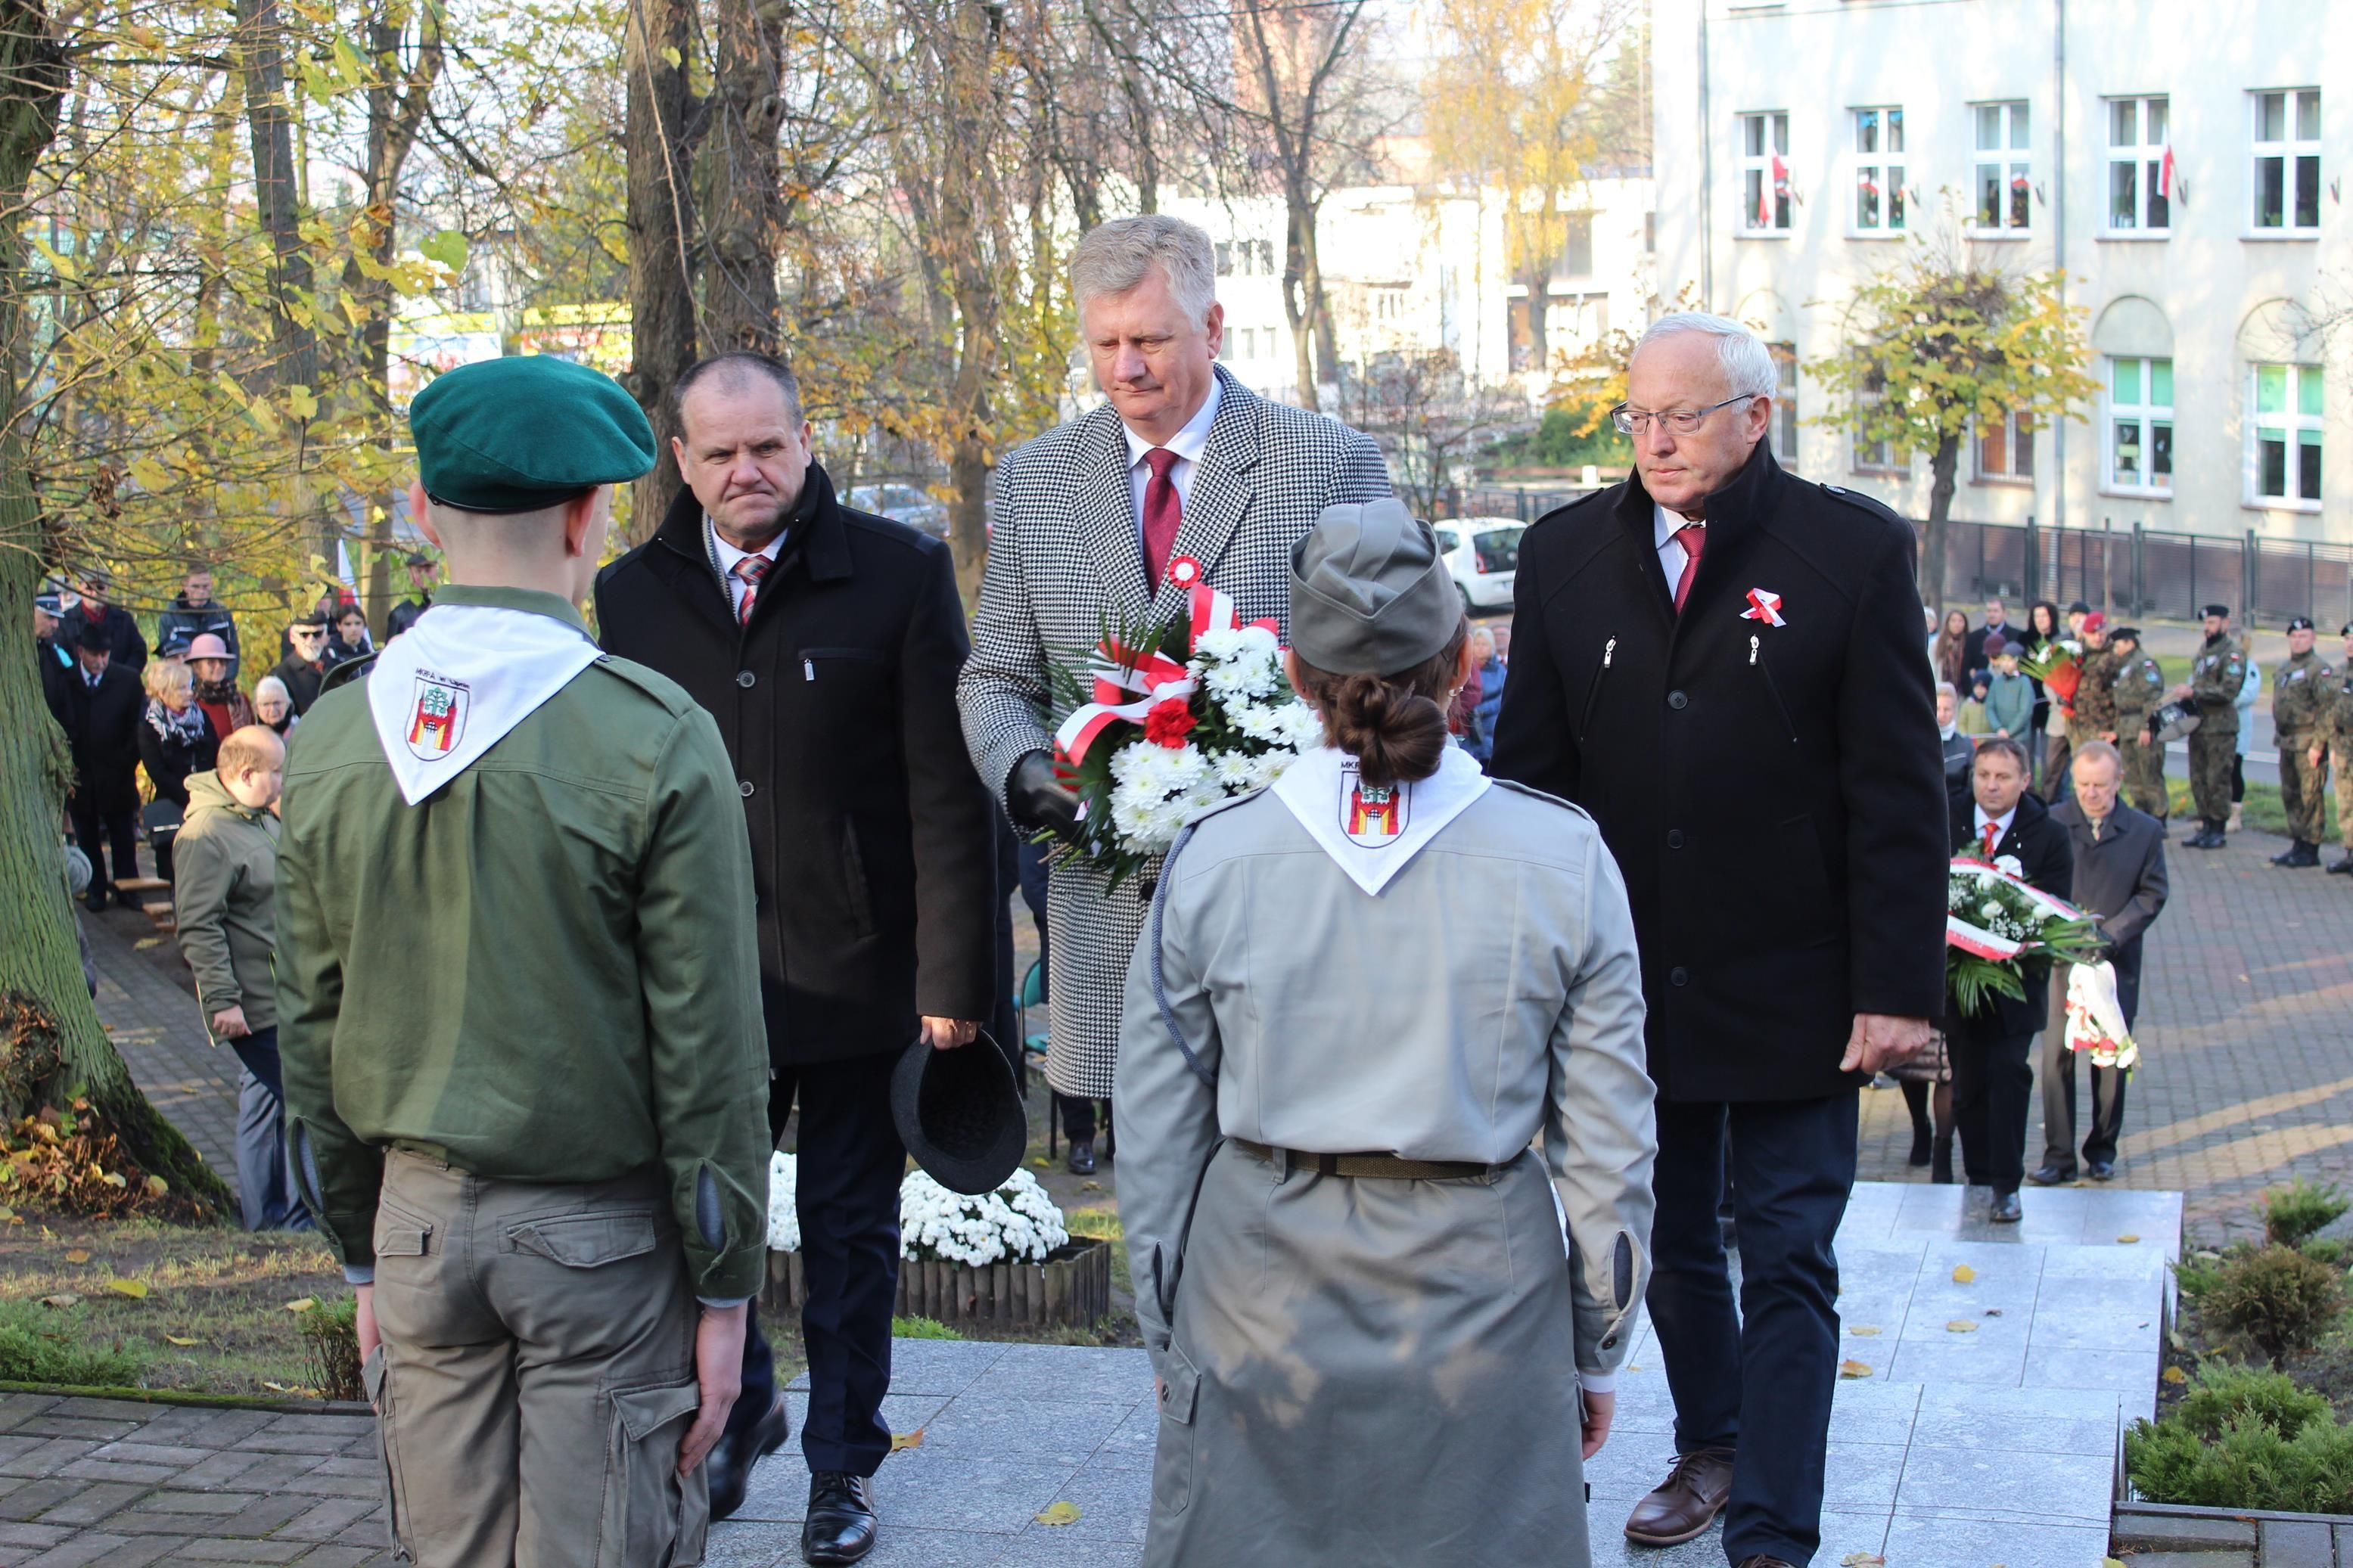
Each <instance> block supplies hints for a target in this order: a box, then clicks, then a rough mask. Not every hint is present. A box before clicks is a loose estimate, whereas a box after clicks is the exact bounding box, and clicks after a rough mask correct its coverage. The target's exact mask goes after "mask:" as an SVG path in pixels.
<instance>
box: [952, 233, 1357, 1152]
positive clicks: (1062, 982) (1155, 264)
mask: <svg viewBox="0 0 2353 1568" xmlns="http://www.w3.org/2000/svg"><path fill="white" fill-rule="evenodd" d="M1216 286H1217V285H1216V268H1215V264H1214V262H1213V259H1212V256H1211V251H1210V245H1209V237H1208V235H1207V234H1205V233H1203V232H1202V231H1201V230H1200V229H1198V228H1197V227H1195V226H1193V225H1191V224H1188V223H1186V222H1184V221H1182V220H1181V219H1178V218H1174V217H1169V216H1146V217H1135V218H1119V219H1114V220H1113V221H1112V222H1110V223H1107V224H1104V225H1103V226H1101V227H1100V228H1097V229H1095V230H1094V231H1093V232H1092V233H1091V234H1089V235H1088V236H1087V237H1085V238H1084V239H1083V240H1082V241H1081V242H1080V244H1079V247H1078V250H1077V251H1076V253H1075V254H1073V256H1072V257H1071V291H1072V293H1073V295H1074V296H1075V297H1076V299H1077V300H1078V305H1079V321H1080V327H1081V332H1082V336H1083V337H1084V339H1085V340H1086V344H1087V353H1088V356H1089V358H1090V360H1091V361H1092V365H1093V369H1094V377H1095V382H1096V384H1097V385H1099V386H1100V387H1101V388H1102V389H1103V395H1104V396H1105V397H1106V398H1107V399H1108V400H1109V401H1108V402H1107V403H1106V404H1105V405H1103V406H1102V407H1099V408H1097V409H1095V410H1093V411H1092V413H1089V414H1087V415H1085V416H1082V417H1080V418H1078V419H1074V420H1072V421H1071V422H1070V423H1069V424H1067V425H1063V426H1059V427H1057V428H1055V429H1052V430H1050V431H1048V432H1047V433H1046V434H1044V435H1043V436H1040V437H1038V438H1037V439H1036V440H1033V441H1031V442H1029V443H1028V444H1027V445H1026V446H1023V447H1019V448H1018V450H1016V451H1014V452H1012V453H1010V454H1008V456H1007V457H1006V458H1005V459H1004V460H1003V461H1002V462H1001V463H1000V464H999V465H998V467H997V498H996V499H997V504H996V511H995V523H994V529H995V531H994V533H993V535H992V537H991V539H990V541H989V550H988V573H987V577H986V578H985V579H984V580H983V582H982V584H981V590H980V611H979V614H978V615H977V616H976V618H975V619H974V622H973V626H972V657H971V658H970V659H969V660H968V661H967V662H966V663H965V668H964V677H963V679H962V681H961V682H960V683H959V685H958V687H957V689H956V699H957V702H958V705H959V706H960V707H961V708H962V710H963V712H964V732H965V742H967V743H968V744H969V745H970V746H971V748H972V755H973V761H974V763H976V764H977V766H978V767H979V770H980V776H981V779H982V781H983V782H984V783H986V784H988V785H990V786H991V787H992V788H995V789H997V790H998V791H999V792H1000V793H1001V795H1002V796H1003V798H1004V801H1005V804H1006V807H1007V809H1008V811H1009V812H1011V814H1012V816H1013V820H1014V823H1015V824H1016V826H1018V827H1020V828H1021V829H1022V830H1023V831H1025V832H1028V831H1034V830H1035V829H1036V828H1038V827H1040V826H1044V827H1049V828H1057V829H1061V828H1067V827H1068V826H1069V825H1070V824H1071V821H1072V813H1073V810H1074V808H1075V804H1076V803H1075V801H1074V800H1073V798H1072V797H1071V794H1070V792H1069V791H1067V790H1065V789H1063V788H1061V787H1060V785H1059V784H1056V783H1055V782H1054V778H1053V769H1052V762H1051V757H1052V750H1053V737H1052V733H1051V731H1050V728H1049V726H1050V724H1051V723H1052V722H1053V720H1054V717H1055V715H1053V714H1052V713H1051V712H1050V711H1049V708H1050V693H1049V689H1048V668H1049V666H1050V665H1053V664H1059V665H1062V666H1066V667H1071V668H1076V667H1079V666H1081V665H1082V664H1083V663H1084V661H1085V659H1086V657H1087V655H1088V653H1089V651H1090V650H1091V649H1092V647H1094V645H1095V643H1096V642H1097V641H1098V640H1099V639H1100V638H1101V637H1103V633H1104V631H1105V630H1106V628H1109V627H1115V626H1121V625H1129V626H1135V625H1146V624H1166V623H1167V622H1168V621H1171V620H1174V619H1175V618H1176V616H1177V615H1178V614H1179V613H1180V612H1181V611H1182V609H1183V607H1184V604H1185V593H1184V591H1183V590H1182V589H1180V588H1177V587H1175V586H1172V585H1171V584H1169V582H1168V577H1167V565H1168V563H1169V562H1170V561H1173V560H1176V559H1178V558H1189V559H1190V560H1193V561H1196V562H1198V563H1200V566H1201V568H1202V570H1203V572H1204V573H1205V574H1206V576H1207V581H1208V582H1209V583H1210V584H1213V585H1215V586H1217V587H1219V588H1222V589H1223V590H1225V591H1226V592H1227V593H1228V594H1229V595H1232V596H1233V600H1234V603H1235V605H1236V607H1237V608H1238V609H1239V610H1240V612H1241V617H1242V619H1243V620H1245V621H1250V620H1255V619H1258V618H1259V617H1261V616H1272V617H1273V618H1274V619H1275V620H1276V622H1277V623H1278V624H1279V626H1280V628H1281V632H1282V636H1283V637H1285V639H1286V640H1288V637H1289V635H1290V610H1291V606H1290V604H1289V601H1288V595H1287V592H1286V589H1285V584H1286V582H1287V581H1288V572H1289V566H1290V561H1291V551H1292V547H1293V545H1295V544H1297V543H1298V542H1299V541H1300V540H1301V539H1302V538H1303V537H1304V536H1305V535H1306V532H1307V531H1308V529H1309V528H1310V527H1311V526H1313V524H1314V521H1315V518H1316V515H1317V514H1318V513H1319V512H1321V511H1322V510H1324V508H1325V507H1327V506H1331V505H1333V504H1335V502H1340V501H1364V500H1374V499H1376V498H1377V497H1381V496H1386V495H1388V493H1389V481H1388V469H1387V468H1385V467H1384V465H1383V463H1382V461H1381V454H1380V449H1379V448H1378V447H1376V446H1374V445H1373V443H1372V441H1371V440H1370V439H1369V438H1368V437H1366V436H1364V435H1363V434H1361V433H1360V432H1358V431H1356V430H1352V429H1350V428H1348V426H1345V425H1342V424H1340V423H1339V422H1338V421H1337V420H1335V419H1330V418H1327V417H1325V416H1323V415H1320V414H1311V413H1308V412H1306V411H1304V410H1303V409H1298V408H1293V407H1290V406H1288V405H1282V404H1277V403H1270V402H1267V401H1266V400H1264V399H1263V398H1261V397H1259V396H1257V395H1255V394H1253V393H1252V392H1251V391H1250V389H1249V388H1248V387H1246V386H1244V385H1242V384H1241V383H1240V382H1239V381H1237V380H1235V379H1234V377H1233V376H1231V375H1230V374H1228V373H1227V372H1226V371H1225V370H1224V369H1223V368H1222V367H1220V366H1219V365H1218V364H1217V363H1216V359H1217V353H1218V348H1219V340H1220V338H1221V336H1222V334H1223V332H1224V328H1225V312H1224V310H1223V308H1222V307H1221V306H1219V304H1218V303H1217V301H1216V299H1215V290H1216ZM1147 895H1148V885H1145V884H1139V883H1138V882H1135V881H1133V880H1131V881H1129V882H1125V883H1123V884H1121V886H1120V887H1119V888H1118V889H1117V890H1116V891H1111V892H1106V890H1105V889H1104V884H1103V879H1102V878H1101V877H1099V876H1097V875H1095V874H1094V873H1093V872H1092V871H1091V870H1088V869H1085V868H1079V867H1075V866H1069V865H1064V866H1058V867H1056V868H1055V869H1054V872H1053V879H1052V883H1051V889H1050V896H1049V899H1048V902H1047V937H1048V951H1049V952H1050V954H1051V960H1050V962H1051V965H1052V970H1051V974H1050V984H1049V986H1048V991H1049V995H1050V1016H1051V1020H1052V1045H1051V1047H1050V1054H1049V1055H1048V1057H1047V1060H1046V1078H1047V1081H1048V1082H1049V1083H1050V1084H1051V1085H1052V1086H1053V1088H1054V1089H1056V1090H1057V1091H1058V1092H1059V1093H1060V1095H1062V1096H1065V1097H1073V1098H1076V1099H1079V1100H1097V1099H1104V1098H1108V1097H1109V1096H1110V1094H1111V1092H1112V1068H1113V1062H1114V1060H1115V1058H1116V1057H1117V1055H1118V1049H1119V1020H1120V1001H1121V994H1122V989H1123V987H1124V984H1125V982H1126V976H1127V961H1128V955H1129V953H1130V952H1131V951H1132V950H1133V949H1134V946H1135V939H1136V935H1137V933H1138V932H1139V931H1141V930H1142V929H1143V925H1144V917H1145V910H1146V909H1147V907H1148V905H1147V902H1146V900H1147ZM1068 1109H1069V1108H1068V1107H1067V1105H1066V1110H1068ZM1070 1131H1071V1137H1072V1140H1073V1153H1074V1155H1076V1154H1077V1153H1078V1152H1079V1151H1078V1143H1079V1141H1080V1139H1081V1137H1082V1134H1083V1135H1084V1136H1085V1137H1086V1138H1087V1139H1088V1140H1090V1141H1091V1140H1092V1107H1091V1106H1089V1107H1088V1108H1087V1109H1086V1110H1085V1111H1084V1112H1083V1113H1082V1114H1081V1115H1080V1116H1079V1117H1078V1118H1077V1120H1076V1121H1074V1122H1073V1123H1072V1124H1071V1126H1070ZM1087 1155H1088V1157H1090V1158H1091V1157H1092V1148H1091V1147H1090V1148H1089V1149H1088V1151H1087Z"/></svg>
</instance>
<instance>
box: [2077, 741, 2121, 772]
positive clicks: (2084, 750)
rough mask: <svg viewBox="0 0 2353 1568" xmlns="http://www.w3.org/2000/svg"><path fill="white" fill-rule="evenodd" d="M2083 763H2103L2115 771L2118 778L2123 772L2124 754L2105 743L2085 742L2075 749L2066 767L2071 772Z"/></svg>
mask: <svg viewBox="0 0 2353 1568" xmlns="http://www.w3.org/2000/svg"><path fill="white" fill-rule="evenodd" d="M2082 763H2107V764H2108V766H2110V767H2112V768H2114V769H2116V773H2117V775H2118V776H2119V777H2121V776H2123V773H2124V771H2125V754H2124V753H2123V752H2119V751H2117V750H2116V748H2115V747H2114V746H2112V745H2110V744H2108V742H2105V741H2086V742H2084V743H2083V744H2082V745H2080V746H2078V747H2076V748H2075V756H2074V759H2073V761H2072V762H2070V763H2068V764H2067V766H2068V768H2069V769H2070V770H2071V771H2072V770H2073V769H2074V768H2075V767H2077V766H2078V765H2080V764H2082Z"/></svg>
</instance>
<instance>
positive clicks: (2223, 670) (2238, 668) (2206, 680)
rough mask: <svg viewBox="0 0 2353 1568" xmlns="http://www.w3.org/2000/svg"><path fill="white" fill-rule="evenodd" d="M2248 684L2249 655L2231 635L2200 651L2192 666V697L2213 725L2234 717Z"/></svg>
mask: <svg viewBox="0 0 2353 1568" xmlns="http://www.w3.org/2000/svg"><path fill="white" fill-rule="evenodd" d="M2246 683H2247V651H2246V649H2244V648H2242V647H2240V646H2239V645H2238V642H2237V640H2236V639H2235V638H2233V637H2231V636H2230V635H2229V634H2228V633H2225V634H2224V635H2223V636H2221V637H2217V638H2215V639H2214V640H2213V641H2212V642H2210V643H2208V644H2206V645H2205V646H2204V647H2200V649H2199V650H2198V657H2197V658H2196V659H2194V660H2192V661H2191V663H2190V666H2189V697H2190V700H2192V701H2193V702H2196V703H2197V704H2198V706H2199V707H2200V709H2201V710H2203V711H2204V713H2205V715H2206V721H2207V722H2209V723H2212V722H2213V721H2215V720H2216V719H2227V718H2230V717H2231V710H2232V708H2234V707H2236V706H2237V704H2238V700H2239V688H2241V687H2242V686H2244V685H2245V684H2246Z"/></svg>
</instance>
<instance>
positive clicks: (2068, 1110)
mask: <svg viewBox="0 0 2353 1568" xmlns="http://www.w3.org/2000/svg"><path fill="white" fill-rule="evenodd" d="M2073 769H2074V773H2075V791H2074V794H2073V795H2071V796H2069V797H2068V798H2067V799H2066V800H2064V801H2063V802H2061V803H2060V804H2059V805H2056V806H2053V807H2052V811H2051V820H2052V824H2053V825H2054V826H2057V827H2059V828H2061V829H2063V831H2064V832H2065V833H2066V835H2067V838H2068V842H2069V844H2070V845H2071V846H2072V847H2073V853H2074V857H2075V872H2074V875H2075V890H2074V892H2073V895H2071V896H2070V898H2069V900H2068V901H2069V902H2070V903H2073V905H2075V906H2076V907H2077V908H2078V909H2081V910H2088V911H2090V912H2091V913H2093V914H2094V915H2095V916H2096V917H2097V918H2098V920H2099V923H2100V940H2101V941H2102V942H2105V944H2106V948H2107V954H2106V956H2107V960H2108V962H2109V963H2112V964H2114V965H2116V1005H2117V1006H2118V1007H2119V1008H2121V1009H2122V1010H2123V1012H2124V1016H2125V1027H2126V1028H2127V1029H2129V1028H2131V1027H2132V1026H2133V1024H2134V1022H2135V1020H2137V1018H2139V1016H2140V958H2141V940H2142V938H2144V937H2145V936H2147V934H2148V928H2149V927H2150V926H2151V925H2152V924H2154V923H2155V922H2156V921H2157V917H2158V911H2160V910H2163V909H2164V908H2165V899H2166V876H2165V824H2164V823H2162V822H2159V821H2158V819H2157V818H2156V817H2154V816H2148V815H2147V813H2145V812H2141V811H2136V810H2135V809H2133V808H2132V807H2131V806H2129V805H2126V804H2125V803H2124V802H2123V801H2121V800H2119V799H2117V798H2116V783H2117V779H2118V777H2119V775H2120V774H2121V773H2123V771H2124V759H2123V758H2122V757H2121V756H2120V755H2119V754H2118V753H2117V752H2116V748H2115V747H2114V746H2111V745H2109V744H2108V743H2107V742H2105V741H2094V742H2091V743H2090V744H2088V745H2086V746H2085V747H2084V749H2083V750H2082V751H2080V752H2076V753H2075V760H2074V763H2073ZM2051 989H2052V997H2051V1022H2050V1024H2049V1025H2048V1026H2047V1027H2046V1028H2045V1030H2044V1033H2043V1039H2042V1144H2043V1151H2042V1164H2041V1165H2040V1166H2038V1167H2037V1168H2036V1169H2035V1170H2034V1171H2033V1173H2031V1174H2030V1175H2029V1176H2028V1177H2027V1178H2026V1179H2027V1180H2028V1181H2030V1182H2032V1183H2034V1184H2036V1185H2037V1186H2043V1187H2052V1186H2057V1185H2058V1184H2060V1183H2062V1182H2072V1181H2073V1180H2074V1179H2075V1149H2074V1144H2075V1063H2074V1053H2073V1052H2072V1051H2070V1050H2069V1049H2068V1048H2067V1023H2066V1009H2067V993H2066V990H2065V988H2064V987H2063V986H2059V985H2053V986H2052V988H2051ZM2125 1079H2126V1074H2125V1073H2124V1072H2122V1071H2121V1070H2119V1069H2118V1068H2104V1067H2099V1066H2094V1068H2092V1102H2093V1110H2092V1130H2091V1131H2090V1132H2089V1133H2087V1134H2085V1136H2084V1164H2085V1165H2086V1166H2088V1167H2089V1168H2090V1171H2091V1175H2092V1180H2094V1181H2095V1182H2105V1181H2107V1180H2109V1179H2110V1178H2111V1177H2113V1176H2115V1174H2116V1137H2117V1134H2118V1133H2120V1132H2121V1131H2123V1129H2124V1121H2125Z"/></svg>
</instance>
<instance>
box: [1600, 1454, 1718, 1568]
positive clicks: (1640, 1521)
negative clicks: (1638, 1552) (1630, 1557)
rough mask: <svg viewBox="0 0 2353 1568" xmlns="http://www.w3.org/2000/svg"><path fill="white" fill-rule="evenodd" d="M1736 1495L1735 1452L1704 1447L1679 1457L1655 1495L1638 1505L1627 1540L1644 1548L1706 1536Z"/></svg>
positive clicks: (1655, 1490)
mask: <svg viewBox="0 0 2353 1568" xmlns="http://www.w3.org/2000/svg"><path fill="white" fill-rule="evenodd" d="M1731 1496H1732V1450H1731V1449H1729V1448H1700V1449H1695V1450H1694V1451H1693V1452H1691V1453H1688V1454H1683V1455H1681V1456H1679V1457H1678V1458H1676V1460H1675V1468H1673V1469H1672V1470H1669V1471H1668V1472H1667V1479H1665V1480H1663V1481H1661V1482H1660V1483H1659V1484H1658V1486H1657V1487H1656V1488H1655V1489H1653V1490H1652V1491H1651V1495H1650V1496H1648V1497H1646V1498H1644V1499H1643V1500H1641V1502H1638V1503H1636V1504H1635V1505H1634V1511H1633V1513H1632V1514H1631V1515H1630V1516H1629V1517H1628V1518H1627V1521H1626V1539H1627V1540H1629V1541H1631V1542H1635V1543H1636V1544H1637V1545H1641V1546H1672V1545H1674V1544H1675V1543H1676V1542H1681V1541H1689V1540H1692V1539H1693V1538H1694V1537H1695V1536H1699V1535H1703V1534H1704V1533H1706V1531H1707V1527H1708V1526H1709V1525H1711V1524H1714V1523H1715V1516H1716V1515H1717V1514H1719V1513H1722V1512H1723V1511H1724V1505H1725V1502H1726V1501H1727V1500H1730V1498H1731Z"/></svg>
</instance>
